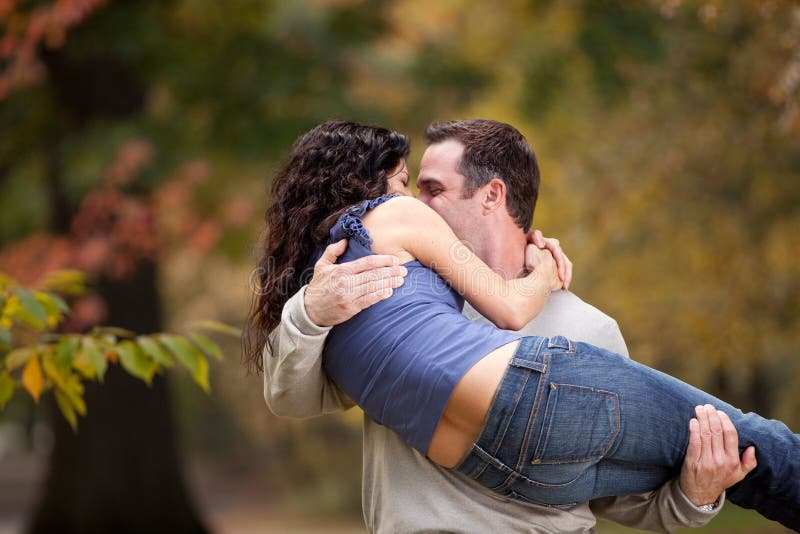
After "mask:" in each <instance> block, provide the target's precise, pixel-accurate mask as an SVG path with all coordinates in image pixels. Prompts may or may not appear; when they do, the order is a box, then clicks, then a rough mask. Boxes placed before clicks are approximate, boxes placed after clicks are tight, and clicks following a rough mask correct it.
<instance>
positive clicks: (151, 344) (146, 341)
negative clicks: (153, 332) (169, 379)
mask: <svg viewBox="0 0 800 534" xmlns="http://www.w3.org/2000/svg"><path fill="white" fill-rule="evenodd" d="M136 343H138V344H139V346H140V347H141V348H142V350H143V351H145V352H146V353H147V354H148V355H149V356H150V357H151V358H153V360H155V361H156V362H158V363H159V364H161V365H163V366H164V367H173V366H174V365H175V364H174V363H173V362H172V358H170V357H169V354H167V351H166V350H165V349H164V348H163V347H162V346H161V345H160V344H159V342H158V341H156V340H155V339H153V338H151V337H148V336H139V337H137V338H136Z"/></svg>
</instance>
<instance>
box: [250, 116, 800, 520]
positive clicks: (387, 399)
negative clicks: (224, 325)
mask: <svg viewBox="0 0 800 534" xmlns="http://www.w3.org/2000/svg"><path fill="white" fill-rule="evenodd" d="M425 141H426V145H427V148H426V150H425V154H424V155H423V158H422V163H421V167H420V174H419V177H418V179H417V185H418V188H419V191H420V194H419V198H418V199H417V198H414V197H413V195H412V194H411V192H410V190H409V187H408V185H409V178H410V177H409V174H408V171H407V169H406V159H407V157H408V154H409V150H410V149H409V144H408V140H407V138H406V137H405V136H403V135H402V134H400V133H398V132H394V131H391V130H388V129H385V128H380V127H374V126H365V125H360V124H356V123H352V122H345V121H330V122H327V123H324V124H322V125H320V126H317V127H316V128H314V129H312V130H311V131H309V132H307V133H306V134H304V135H302V136H301V137H300V138H299V139H298V140H297V141H296V143H295V144H294V146H293V148H292V150H291V153H290V155H289V157H288V158H287V161H286V163H285V165H284V166H283V167H282V169H281V171H280V172H279V173H278V175H277V177H276V179H275V182H274V186H273V192H272V195H271V199H270V205H269V208H268V210H267V214H266V230H267V235H266V240H265V243H264V247H263V251H262V252H263V256H262V258H261V260H260V265H259V267H260V269H259V271H258V272H259V277H260V280H259V281H260V288H259V292H258V293H257V295H256V298H255V300H254V306H253V308H252V310H251V314H250V318H249V350H248V351H247V356H248V359H249V363H250V364H251V365H252V366H253V367H254V368H256V369H257V370H259V371H263V372H264V395H265V399H266V401H267V404H268V405H269V406H270V408H271V409H272V411H273V412H275V413H276V414H278V415H284V416H290V417H307V416H313V415H319V414H322V413H327V412H330V411H334V410H339V409H346V408H349V407H351V406H352V405H353V404H358V405H359V406H360V407H361V408H362V409H363V410H364V413H365V418H364V473H363V492H364V493H363V506H364V514H365V519H366V522H367V526H368V528H369V529H370V530H371V531H375V532H432V531H438V532H486V531H490V530H500V531H509V532H586V531H591V529H592V528H593V526H594V521H595V520H594V515H595V514H598V515H601V516H604V517H607V518H609V519H612V520H614V521H617V522H620V523H623V524H626V525H628V526H634V527H638V528H645V529H649V530H656V531H671V530H673V529H675V528H678V527H680V526H699V525H701V524H704V523H705V522H707V521H708V520H710V519H711V518H712V517H713V516H714V515H715V514H716V513H717V511H718V510H719V508H720V506H721V505H722V503H723V500H724V498H725V497H726V496H727V499H728V500H730V501H731V502H734V503H736V504H739V505H741V506H743V507H747V508H753V509H756V510H757V511H758V512H759V513H761V514H763V515H765V516H766V517H769V518H771V519H774V520H776V521H779V522H781V523H782V524H784V525H785V526H787V527H789V528H792V529H800V436H798V435H797V434H794V433H793V432H792V431H791V430H790V429H789V428H787V427H786V426H785V425H784V424H782V423H780V422H778V421H773V420H766V419H764V418H762V417H760V416H758V415H757V414H753V413H747V414H745V413H742V412H741V411H740V410H738V409H736V408H734V407H733V406H730V405H729V404H727V403H725V402H724V401H722V400H719V399H716V398H715V397H713V396H711V395H708V394H707V393H704V392H702V391H700V390H698V389H696V388H694V387H692V386H690V385H688V384H685V383H683V382H681V381H679V380H677V379H674V378H672V377H670V376H668V375H665V374H663V373H660V372H659V371H656V370H654V369H651V368H648V367H646V366H644V365H641V364H638V363H636V362H635V361H633V360H631V359H630V358H628V357H627V350H626V347H625V343H624V341H623V339H622V336H621V334H620V332H619V329H618V328H617V325H616V323H615V322H614V321H613V320H612V319H610V318H609V317H607V316H606V315H604V314H602V313H601V312H599V311H598V310H596V309H594V308H592V307H591V306H589V305H587V304H586V303H584V302H582V301H581V300H580V299H578V298H577V297H575V296H574V295H572V294H571V293H569V292H568V291H566V288H567V287H568V285H569V282H570V279H571V264H570V263H569V260H568V259H567V258H566V256H565V255H564V254H563V252H562V251H561V249H560V248H559V246H558V242H557V241H556V240H547V239H544V238H543V237H542V236H541V234H539V233H538V232H533V233H528V229H529V227H530V225H531V223H532V218H533V210H534V206H535V203H536V199H537V195H538V187H539V169H538V164H537V161H536V157H535V155H534V153H533V151H532V149H531V148H530V146H529V145H528V143H527V142H526V141H525V139H524V137H523V136H522V135H521V134H520V133H519V132H518V131H517V130H516V129H514V128H513V127H512V126H510V125H507V124H504V123H500V122H496V121H488V120H467V121H452V122H447V123H439V124H433V125H431V126H430V127H429V128H428V129H427V131H426V136H425ZM756 451H757V453H758V461H756ZM726 488H728V489H727V491H726Z"/></svg>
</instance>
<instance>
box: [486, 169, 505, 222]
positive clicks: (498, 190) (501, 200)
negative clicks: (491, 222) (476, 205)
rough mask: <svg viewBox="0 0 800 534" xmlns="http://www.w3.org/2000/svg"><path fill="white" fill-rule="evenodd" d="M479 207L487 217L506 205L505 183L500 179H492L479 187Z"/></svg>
mask: <svg viewBox="0 0 800 534" xmlns="http://www.w3.org/2000/svg"><path fill="white" fill-rule="evenodd" d="M480 195H481V207H482V208H483V214H484V215H487V214H489V213H491V212H493V211H496V210H497V209H498V208H500V207H502V206H505V205H506V183H505V182H504V181H503V180H501V179H500V178H492V179H491V180H489V183H487V184H486V185H484V186H483V187H481V191H480Z"/></svg>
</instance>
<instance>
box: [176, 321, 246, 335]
mask: <svg viewBox="0 0 800 534" xmlns="http://www.w3.org/2000/svg"><path fill="white" fill-rule="evenodd" d="M187 328H188V329H189V330H209V331H211V332H219V333H220V334H227V335H229V336H233V337H241V336H242V331H241V330H239V329H238V328H234V327H232V326H230V325H227V324H225V323H221V322H219V321H192V322H191V323H189V324H188V325H187Z"/></svg>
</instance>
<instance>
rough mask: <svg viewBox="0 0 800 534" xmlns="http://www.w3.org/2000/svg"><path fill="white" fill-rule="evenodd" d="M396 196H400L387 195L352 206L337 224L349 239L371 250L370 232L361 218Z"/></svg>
mask: <svg viewBox="0 0 800 534" xmlns="http://www.w3.org/2000/svg"><path fill="white" fill-rule="evenodd" d="M396 196H398V193H391V194H385V195H381V196H379V197H377V198H373V199H370V200H365V201H364V202H362V203H360V204H356V205H355V206H350V207H349V208H347V211H345V212H344V213H343V214H342V216H341V217H339V221H338V223H337V224H338V225H339V226H340V227H341V229H342V231H343V232H344V234H345V235H346V236H347V237H348V238H349V239H355V240H356V241H357V242H358V243H360V244H361V245H363V246H365V247H367V248H369V247H370V246H372V238H371V237H370V236H369V232H368V231H367V229H366V227H365V226H364V223H363V222H362V221H361V217H363V216H364V214H366V213H367V212H368V211H369V210H371V209H372V208H374V207H375V206H377V205H378V204H380V203H382V202H385V201H387V200H389V199H390V198H394V197H396Z"/></svg>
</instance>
